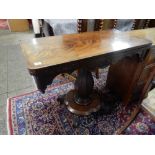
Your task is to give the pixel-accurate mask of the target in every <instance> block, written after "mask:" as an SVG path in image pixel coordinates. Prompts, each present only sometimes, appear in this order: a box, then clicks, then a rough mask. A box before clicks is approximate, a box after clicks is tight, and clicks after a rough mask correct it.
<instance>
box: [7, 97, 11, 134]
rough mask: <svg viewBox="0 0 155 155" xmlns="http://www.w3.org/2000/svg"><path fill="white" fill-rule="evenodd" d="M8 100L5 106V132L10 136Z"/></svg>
mask: <svg viewBox="0 0 155 155" xmlns="http://www.w3.org/2000/svg"><path fill="white" fill-rule="evenodd" d="M9 100H10V99H9V98H7V106H6V115H7V121H6V127H7V132H8V135H11V131H10V119H9Z"/></svg>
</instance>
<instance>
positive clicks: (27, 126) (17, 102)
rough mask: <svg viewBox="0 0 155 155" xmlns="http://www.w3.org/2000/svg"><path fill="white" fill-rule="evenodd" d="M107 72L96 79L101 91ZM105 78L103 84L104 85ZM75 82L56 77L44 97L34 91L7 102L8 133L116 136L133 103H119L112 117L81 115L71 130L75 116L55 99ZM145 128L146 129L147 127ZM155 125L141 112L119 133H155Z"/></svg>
mask: <svg viewBox="0 0 155 155" xmlns="http://www.w3.org/2000/svg"><path fill="white" fill-rule="evenodd" d="M106 74H107V73H106V72H103V73H101V74H100V79H99V80H96V79H95V78H94V80H95V87H94V88H95V89H102V87H103V86H104V83H105V81H106ZM103 79H104V82H103ZM73 83H74V80H71V79H67V78H64V77H62V76H58V77H57V78H56V79H55V80H54V82H53V84H52V85H51V86H49V87H48V89H47V90H46V93H45V94H41V93H40V92H39V91H34V92H31V93H28V94H24V95H20V96H16V97H13V98H10V99H8V109H7V110H8V131H9V134H12V135H23V134H30V135H60V134H61V135H66V134H67V135H74V134H76V135H79V134H80V135H82V134H91V135H94V134H97V135H101V134H102V135H105V134H106V135H107V134H108V135H111V134H117V133H119V131H120V130H121V129H122V128H124V125H125V123H126V122H127V121H128V120H129V119H130V116H131V115H132V113H133V111H134V110H135V109H136V108H137V105H136V104H131V105H130V106H128V107H126V108H124V106H122V104H121V103H119V104H118V105H117V107H116V108H115V110H114V111H113V112H112V113H111V114H108V115H107V114H103V113H102V112H101V111H99V112H97V113H94V114H91V115H89V116H84V117H83V116H80V117H79V118H78V119H79V126H78V127H76V128H75V127H74V125H73V117H74V116H75V115H74V114H72V113H70V112H69V111H68V110H67V108H66V106H65V105H60V104H59V103H58V102H57V97H58V96H59V95H62V94H64V93H66V92H68V91H69V90H71V89H73V88H74V84H73ZM148 122H150V123H148ZM146 126H147V127H146ZM154 127H155V123H154V122H153V121H152V120H151V118H150V117H149V116H148V115H147V114H146V113H143V112H140V113H139V114H138V116H137V117H136V119H135V121H133V123H132V124H131V125H130V126H129V127H128V128H127V129H126V130H125V131H124V132H123V133H122V134H155V130H154Z"/></svg>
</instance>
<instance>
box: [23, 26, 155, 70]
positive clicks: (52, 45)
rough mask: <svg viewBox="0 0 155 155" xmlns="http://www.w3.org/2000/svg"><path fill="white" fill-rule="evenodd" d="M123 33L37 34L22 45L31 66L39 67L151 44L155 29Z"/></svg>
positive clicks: (33, 68) (33, 67) (29, 66)
mask: <svg viewBox="0 0 155 155" xmlns="http://www.w3.org/2000/svg"><path fill="white" fill-rule="evenodd" d="M124 34H125V33H124V32H117V31H113V30H109V31H96V32H85V33H80V34H68V35H62V36H52V37H45V38H35V39H32V40H29V41H25V42H22V43H21V48H22V51H23V53H24V55H25V57H26V60H27V63H28V69H30V70H36V69H40V68H44V67H49V66H55V65H59V64H63V63H68V62H72V61H77V60H81V59H87V58H90V57H94V56H100V55H104V54H107V53H111V52H116V51H122V50H125V49H132V48H135V47H136V48H137V47H138V46H143V45H146V44H151V42H150V41H149V40H146V39H150V40H151V41H153V44H155V39H154V38H155V37H154V34H155V29H151V30H138V31H133V32H128V33H126V34H125V35H124ZM145 38H146V39H145Z"/></svg>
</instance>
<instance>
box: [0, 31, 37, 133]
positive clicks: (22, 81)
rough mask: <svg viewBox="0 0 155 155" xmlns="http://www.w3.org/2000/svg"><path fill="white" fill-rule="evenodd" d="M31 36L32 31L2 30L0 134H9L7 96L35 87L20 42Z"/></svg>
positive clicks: (0, 47)
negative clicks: (12, 31)
mask: <svg viewBox="0 0 155 155" xmlns="http://www.w3.org/2000/svg"><path fill="white" fill-rule="evenodd" d="M30 38H33V33H32V32H22V33H17V32H16V33H15V32H14V33H11V32H9V31H8V30H0V135H4V134H7V125H6V122H7V121H6V103H7V98H8V97H12V96H16V95H19V94H22V93H26V92H30V91H32V90H34V89H35V85H34V83H33V80H32V78H31V76H30V75H29V73H28V71H27V69H26V62H25V61H24V58H23V55H22V53H21V49H20V42H22V41H23V40H27V39H30Z"/></svg>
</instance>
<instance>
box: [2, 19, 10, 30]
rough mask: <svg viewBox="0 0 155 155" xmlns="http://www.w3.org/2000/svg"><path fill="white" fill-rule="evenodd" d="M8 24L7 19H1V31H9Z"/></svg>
mask: <svg viewBox="0 0 155 155" xmlns="http://www.w3.org/2000/svg"><path fill="white" fill-rule="evenodd" d="M8 29H9V27H8V23H7V20H6V19H0V30H8Z"/></svg>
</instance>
